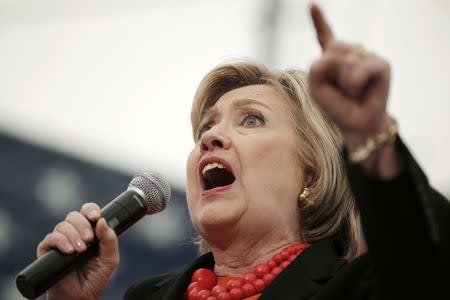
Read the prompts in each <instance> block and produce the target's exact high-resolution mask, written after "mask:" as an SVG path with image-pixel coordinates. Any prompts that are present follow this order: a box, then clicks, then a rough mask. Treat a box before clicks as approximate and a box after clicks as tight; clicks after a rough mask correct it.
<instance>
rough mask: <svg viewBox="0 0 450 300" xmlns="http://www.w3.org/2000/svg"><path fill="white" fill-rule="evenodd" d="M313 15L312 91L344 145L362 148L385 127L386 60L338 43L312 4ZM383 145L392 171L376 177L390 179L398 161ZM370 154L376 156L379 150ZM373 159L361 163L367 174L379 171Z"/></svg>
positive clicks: (318, 10) (362, 49)
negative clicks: (316, 53)
mask: <svg viewBox="0 0 450 300" xmlns="http://www.w3.org/2000/svg"><path fill="white" fill-rule="evenodd" d="M311 17H312V20H313V23H314V27H315V30H316V33H317V40H318V42H319V44H320V46H321V48H322V51H323V53H322V57H320V58H319V59H318V60H317V61H315V62H314V63H313V64H312V66H311V69H310V72H309V88H310V93H311V96H312V97H313V98H314V100H315V101H316V102H317V103H318V104H319V106H320V107H321V108H322V110H323V111H324V112H325V113H326V114H327V115H328V116H329V117H330V118H331V119H332V120H333V121H334V122H335V123H336V125H337V126H338V127H339V128H340V130H341V133H342V135H343V138H344V143H345V145H346V147H347V149H348V150H349V151H350V152H352V151H354V150H355V149H357V148H359V147H361V146H363V145H364V144H365V143H366V141H367V139H368V138H369V137H374V136H376V135H377V134H379V133H381V132H384V131H386V130H387V129H388V127H389V116H388V114H387V111H386V105H387V101H388V94H389V83H390V67H389V64H388V63H387V61H386V60H384V59H382V58H380V57H378V56H377V55H375V54H373V53H369V52H367V51H366V50H364V48H362V47H361V46H358V45H356V44H350V43H345V42H342V41H338V40H336V39H335V37H334V35H333V31H332V29H331V27H330V25H329V24H328V23H327V21H326V20H325V17H324V15H323V13H322V12H321V10H320V9H319V7H318V6H316V5H315V4H313V5H311ZM386 146H387V147H390V150H389V151H388V152H389V164H391V163H394V164H393V168H394V169H395V170H394V169H389V168H390V167H388V169H386V170H378V171H377V172H376V173H380V171H381V173H382V174H381V175H385V174H387V173H389V174H388V177H392V175H395V173H396V172H397V171H398V168H397V164H396V159H397V158H396V154H395V152H394V149H393V147H394V146H393V145H392V144H389V145H386ZM385 149H387V148H386V147H385ZM374 154H377V155H379V154H380V151H377V152H376V153H374ZM371 158H372V159H369V160H368V161H367V162H363V163H362V165H363V167H366V169H368V170H370V169H374V168H375V169H379V167H380V166H378V165H377V161H378V158H379V157H378V158H377V161H375V160H374V159H373V156H372V157H371ZM385 163H386V162H385ZM383 168H384V166H383ZM384 171H386V172H384ZM382 177H383V176H382Z"/></svg>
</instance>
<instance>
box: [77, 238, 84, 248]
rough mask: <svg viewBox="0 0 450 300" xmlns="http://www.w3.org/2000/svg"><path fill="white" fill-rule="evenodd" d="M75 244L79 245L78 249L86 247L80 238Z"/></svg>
mask: <svg viewBox="0 0 450 300" xmlns="http://www.w3.org/2000/svg"><path fill="white" fill-rule="evenodd" d="M75 244H76V245H77V247H78V249H84V243H83V242H82V241H81V240H78V241H77V242H76V243H75Z"/></svg>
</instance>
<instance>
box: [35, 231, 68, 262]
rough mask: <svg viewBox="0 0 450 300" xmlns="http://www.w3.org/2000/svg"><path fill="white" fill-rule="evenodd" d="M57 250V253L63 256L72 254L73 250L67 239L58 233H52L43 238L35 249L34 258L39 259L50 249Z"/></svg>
mask: <svg viewBox="0 0 450 300" xmlns="http://www.w3.org/2000/svg"><path fill="white" fill-rule="evenodd" d="M53 248H57V249H58V250H59V251H61V252H62V253H65V254H70V253H72V252H73V251H74V250H75V249H74V248H73V246H72V244H71V243H70V241H69V240H68V239H67V237H66V236H65V235H64V234H62V233H60V232H52V233H49V234H47V235H46V236H45V238H44V239H43V240H42V241H41V242H40V243H39V245H38V247H37V249H36V256H37V257H41V256H42V255H43V254H45V253H47V252H48V251H49V250H50V249H53Z"/></svg>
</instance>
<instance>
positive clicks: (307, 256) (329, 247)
mask: <svg viewBox="0 0 450 300" xmlns="http://www.w3.org/2000/svg"><path fill="white" fill-rule="evenodd" d="M345 264H346V260H344V259H341V258H339V255H338V251H337V247H336V245H335V243H334V242H333V240H332V239H331V238H329V239H325V240H322V241H319V242H316V243H314V244H312V245H311V247H310V248H308V249H307V250H305V251H304V252H303V253H302V254H301V255H299V257H297V259H295V260H294V261H293V262H292V263H291V264H290V265H289V266H288V267H287V268H286V269H285V270H283V272H281V274H280V275H279V276H278V277H277V278H276V279H275V280H274V281H273V282H272V284H271V285H270V286H269V287H268V288H267V289H266V290H265V291H264V293H263V294H262V296H261V297H260V300H267V299H279V297H280V295H282V296H283V300H300V299H308V298H311V297H312V296H313V295H315V294H316V293H317V292H318V290H319V289H320V288H321V286H322V285H323V284H325V283H326V282H327V281H328V280H329V279H330V278H331V277H333V274H334V273H335V272H336V271H337V270H338V269H339V268H340V267H342V266H343V265H345Z"/></svg>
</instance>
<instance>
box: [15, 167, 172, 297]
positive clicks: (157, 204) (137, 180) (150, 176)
mask: <svg viewBox="0 0 450 300" xmlns="http://www.w3.org/2000/svg"><path fill="white" fill-rule="evenodd" d="M169 200H170V186H169V183H168V182H167V180H165V179H164V178H163V177H162V176H160V175H159V174H156V173H141V174H137V175H135V176H134V177H133V178H132V180H131V182H130V184H129V185H128V189H127V190H126V191H125V192H123V193H122V194H120V195H119V196H118V197H117V198H115V199H114V200H112V201H111V202H110V203H109V204H107V205H106V206H105V207H103V208H102V210H101V216H102V217H103V218H105V220H106V222H107V223H108V225H109V226H110V227H111V228H112V229H113V230H114V232H115V233H116V234H117V236H118V235H120V234H121V233H122V232H124V231H125V230H127V229H128V228H129V227H130V226H132V225H133V224H134V223H136V222H137V221H138V220H139V219H141V218H142V217H143V216H144V215H145V214H148V215H151V214H154V213H158V212H160V211H162V210H163V209H164V208H166V205H167V203H168V202H169ZM93 227H95V224H93ZM98 244H99V243H98V240H97V239H94V241H93V242H91V243H89V244H88V245H87V249H86V251H84V252H83V253H74V254H70V255H66V254H62V253H61V252H59V251H58V250H57V249H53V250H50V251H48V252H47V253H45V254H44V255H42V256H41V257H39V258H38V259H37V260H35V261H34V262H33V263H31V264H30V265H28V266H27V267H26V268H25V269H23V270H22V271H21V272H20V273H19V274H17V277H16V286H17V288H18V289H19V291H20V293H21V294H22V295H23V296H24V297H25V298H28V299H35V298H37V297H39V296H40V295H41V294H43V293H44V292H45V291H47V290H48V289H49V288H50V287H51V286H53V285H54V284H55V283H56V282H57V281H58V280H60V279H61V278H62V277H64V275H66V274H67V273H69V272H70V271H72V270H73V269H74V268H75V267H76V266H78V265H79V264H81V263H83V262H85V261H86V260H88V259H89V258H91V257H92V256H94V255H96V253H97V251H98Z"/></svg>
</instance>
